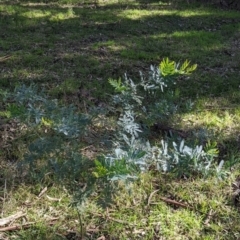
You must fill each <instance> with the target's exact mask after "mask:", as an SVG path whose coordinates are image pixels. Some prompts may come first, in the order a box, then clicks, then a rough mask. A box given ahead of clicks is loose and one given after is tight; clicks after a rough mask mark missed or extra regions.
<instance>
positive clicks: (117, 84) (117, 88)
mask: <svg viewBox="0 0 240 240" xmlns="http://www.w3.org/2000/svg"><path fill="white" fill-rule="evenodd" d="M108 82H109V83H110V84H111V85H112V86H113V87H114V88H115V91H116V92H124V91H126V90H128V88H127V87H126V86H125V85H124V84H123V83H122V80H121V78H119V79H118V80H115V79H112V78H109V79H108Z"/></svg>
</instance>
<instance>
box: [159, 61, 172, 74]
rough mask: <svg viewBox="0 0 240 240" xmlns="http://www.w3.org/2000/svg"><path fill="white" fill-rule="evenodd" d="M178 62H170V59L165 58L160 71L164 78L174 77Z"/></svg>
mask: <svg viewBox="0 0 240 240" xmlns="http://www.w3.org/2000/svg"><path fill="white" fill-rule="evenodd" d="M175 66H176V62H174V61H170V60H169V58H165V59H163V60H162V62H161V63H160V66H159V68H160V71H161V74H162V75H163V76H168V75H174V74H175V73H176V68H175Z"/></svg>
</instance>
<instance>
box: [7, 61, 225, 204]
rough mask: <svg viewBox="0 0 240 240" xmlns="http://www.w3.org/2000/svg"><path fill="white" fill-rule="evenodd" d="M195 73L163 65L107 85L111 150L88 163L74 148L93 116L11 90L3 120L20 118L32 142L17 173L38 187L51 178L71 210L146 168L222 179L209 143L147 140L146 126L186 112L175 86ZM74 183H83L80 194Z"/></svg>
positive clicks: (23, 89)
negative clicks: (112, 118)
mask: <svg viewBox="0 0 240 240" xmlns="http://www.w3.org/2000/svg"><path fill="white" fill-rule="evenodd" d="M196 67H197V66H196V65H190V62H189V61H185V62H184V63H183V64H182V65H180V64H177V63H176V62H174V61H170V60H169V59H164V60H163V61H162V62H161V63H160V65H159V67H154V66H151V67H150V71H149V73H148V74H147V75H145V74H144V73H142V72H140V81H138V82H137V83H136V81H133V80H132V79H131V78H129V77H128V76H127V75H125V76H124V78H123V80H122V79H118V80H114V79H109V83H110V84H111V85H112V86H113V87H114V90H115V94H114V95H113V101H112V102H113V106H112V107H111V108H110V109H111V112H112V111H114V115H118V116H119V117H118V119H116V131H115V138H114V140H113V145H112V147H111V149H107V150H106V154H105V155H102V156H99V157H96V158H95V160H94V161H91V160H89V159H87V158H86V157H84V156H83V155H82V154H81V153H80V151H79V144H80V142H81V139H82V138H83V137H84V136H87V135H88V131H89V129H90V128H91V123H92V121H93V119H94V118H96V117H97V116H98V113H99V111H98V109H95V110H94V111H91V113H89V114H80V113H79V112H78V111H77V109H76V108H75V107H74V106H73V105H69V106H62V105H61V104H60V103H59V102H58V101H57V100H52V99H49V98H48V96H47V95H46V94H45V93H44V92H43V91H39V90H38V89H37V88H36V87H34V86H30V87H27V86H25V85H23V86H20V87H17V88H16V89H15V91H14V92H13V93H12V94H8V97H7V96H6V94H4V98H5V99H7V98H11V101H9V100H6V102H10V103H8V104H7V106H6V112H5V113H6V114H5V115H6V116H11V117H14V118H15V117H17V118H18V119H20V120H21V121H22V122H23V123H24V124H25V125H26V126H27V128H28V129H29V130H30V131H31V132H32V135H33V137H32V138H31V141H30V142H29V144H28V146H27V148H26V152H25V156H24V159H23V163H24V168H25V169H26V167H25V166H26V164H27V166H28V169H29V173H30V174H31V175H32V176H33V177H34V178H35V179H36V180H38V181H40V180H41V179H43V178H44V177H45V176H46V175H48V176H49V175H51V176H53V178H54V179H57V180H58V181H60V182H63V183H64V184H65V185H66V186H68V187H69V190H70V191H71V192H72V193H73V195H74V196H75V202H74V203H75V204H77V205H78V204H79V203H82V201H84V200H85V199H86V197H88V196H89V195H91V194H92V193H93V192H95V191H96V190H100V189H101V191H98V192H100V194H99V197H98V199H101V196H102V197H103V200H104V201H105V200H106V196H107V197H109V196H111V192H112V191H113V190H114V189H115V190H116V189H117V183H118V181H119V180H121V181H122V180H124V181H133V180H135V179H136V178H138V176H139V173H141V172H146V171H149V170H150V169H153V168H154V169H155V170H157V171H163V172H173V173H175V174H176V175H178V176H193V175H199V176H204V177H207V176H209V175H212V174H215V175H218V177H219V178H222V177H224V176H225V175H226V174H227V173H226V171H225V170H224V169H223V168H222V166H223V161H221V162H220V164H219V165H216V163H215V161H214V160H215V158H216V157H217V154H218V151H217V148H216V145H214V144H211V143H210V142H208V144H207V145H206V146H202V145H199V146H192V145H191V144H190V145H191V146H190V145H188V144H186V143H185V141H184V140H183V139H172V138H167V137H164V136H162V139H161V140H160V143H159V144H153V143H152V142H151V141H150V137H151V128H152V126H154V125H155V124H158V123H161V124H164V123H167V122H168V121H170V120H171V118H172V117H173V116H174V114H176V113H178V112H182V111H189V110H191V109H192V107H193V103H192V102H191V101H190V100H189V101H180V97H179V94H180V93H179V90H178V88H177V84H176V79H177V77H179V76H180V75H182V76H188V75H190V74H191V73H192V72H193V71H194V70H195V69H196ZM2 96H3V94H2ZM12 99H13V100H12ZM113 109H114V110H113ZM108 114H109V113H108ZM80 183H84V187H83V188H81V187H79V184H80ZM101 194H102V195H101ZM100 195H101V196H100Z"/></svg>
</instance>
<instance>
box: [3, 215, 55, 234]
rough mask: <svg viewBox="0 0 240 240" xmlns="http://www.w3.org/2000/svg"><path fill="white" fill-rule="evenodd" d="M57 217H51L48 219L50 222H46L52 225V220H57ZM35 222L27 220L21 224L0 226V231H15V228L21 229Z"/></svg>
mask: <svg viewBox="0 0 240 240" xmlns="http://www.w3.org/2000/svg"><path fill="white" fill-rule="evenodd" d="M57 219H58V218H52V219H50V222H49V223H48V224H49V225H50V226H52V225H54V221H55V220H57ZM35 223H36V222H28V223H25V224H22V225H14V226H8V227H3V228H0V232H7V231H15V230H21V229H27V228H29V227H31V226H32V225H33V224H35Z"/></svg>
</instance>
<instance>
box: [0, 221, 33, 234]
mask: <svg viewBox="0 0 240 240" xmlns="http://www.w3.org/2000/svg"><path fill="white" fill-rule="evenodd" d="M34 223H35V222H29V223H25V224H23V225H14V226H8V227H3V228H0V232H7V231H15V230H21V229H27V228H29V227H31V225H33V224H34Z"/></svg>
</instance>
